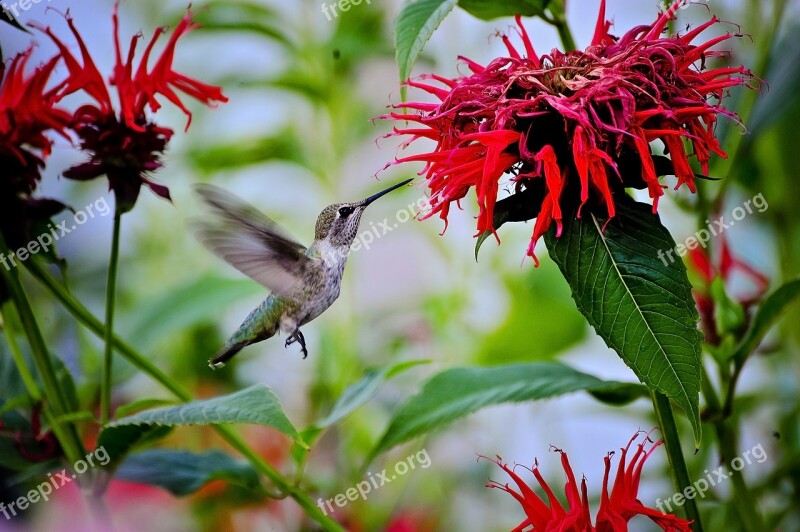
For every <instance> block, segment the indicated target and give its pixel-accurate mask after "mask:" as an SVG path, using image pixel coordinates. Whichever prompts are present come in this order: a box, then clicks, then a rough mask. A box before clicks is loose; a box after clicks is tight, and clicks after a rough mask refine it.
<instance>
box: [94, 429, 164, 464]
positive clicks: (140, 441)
mask: <svg viewBox="0 0 800 532" xmlns="http://www.w3.org/2000/svg"><path fill="white" fill-rule="evenodd" d="M170 432H172V427H161V426H153V425H122V426H119V427H104V428H103V429H102V430H101V431H100V435H99V436H98V437H97V448H98V449H100V448H102V449H103V450H104V451H105V452H106V453H107V454H108V456H109V458H110V462H109V463H108V464H107V465H106V467H107V468H108V469H109V470H113V469H114V468H115V467H117V466H118V465H119V463H120V462H122V460H123V459H124V458H125V457H126V456H127V455H128V453H130V452H131V451H133V450H134V449H137V448H139V447H143V446H145V445H147V444H150V443H154V442H156V441H158V440H160V439H162V438H164V437H166V436H167V434H169V433H170Z"/></svg>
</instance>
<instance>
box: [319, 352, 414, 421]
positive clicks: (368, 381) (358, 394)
mask: <svg viewBox="0 0 800 532" xmlns="http://www.w3.org/2000/svg"><path fill="white" fill-rule="evenodd" d="M429 362H430V361H429V360H410V361H406V362H400V363H398V364H394V365H392V366H387V367H385V368H381V369H375V370H371V371H368V372H367V373H366V374H365V375H364V376H363V377H362V378H361V380H359V381H358V382H357V383H355V384H353V385H352V386H350V387H349V388H347V389H346V390H345V391H344V393H343V394H342V396H341V397H339V400H338V401H336V404H335V405H333V408H332V409H331V412H330V413H329V414H328V415H327V416H325V418H323V419H321V420H319V421H317V422H316V423H314V425H313V428H320V429H321V428H326V427H330V426H331V425H333V424H334V423H337V422H339V421H341V420H342V419H344V418H345V417H347V416H349V415H350V414H352V413H353V412H354V411H355V410H357V409H358V408H360V407H361V406H363V405H364V404H366V403H367V401H369V400H370V399H372V397H374V396H375V394H376V393H377V392H378V388H379V387H380V385H381V384H383V383H384V382H386V381H387V380H389V379H391V378H392V377H394V376H396V375H399V374H400V373H403V372H404V371H406V370H409V369H411V368H413V367H415V366H419V365H421V364H428V363H429Z"/></svg>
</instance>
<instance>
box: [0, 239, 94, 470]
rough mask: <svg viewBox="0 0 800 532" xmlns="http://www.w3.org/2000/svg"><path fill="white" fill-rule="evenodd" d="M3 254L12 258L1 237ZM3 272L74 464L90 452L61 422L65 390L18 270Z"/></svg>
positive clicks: (57, 430) (51, 418) (48, 414)
mask: <svg viewBox="0 0 800 532" xmlns="http://www.w3.org/2000/svg"><path fill="white" fill-rule="evenodd" d="M0 254H4V255H7V256H8V255H9V249H8V246H7V245H6V242H5V239H4V238H3V236H2V235H0ZM0 273H2V278H3V281H4V282H5V285H6V288H7V289H8V293H9V296H10V298H11V300H12V301H13V302H14V307H16V310H17V314H18V315H19V318H20V322H21V323H22V328H23V330H24V331H25V335H26V336H27V338H28V343H29V344H30V348H31V353H32V354H33V361H34V364H35V365H36V370H37V371H38V372H39V375H40V376H41V379H42V383H43V384H44V397H45V399H46V400H47V401H46V404H45V408H44V411H45V418H46V419H47V420H48V423H50V428H51V429H52V430H53V433H54V434H55V435H56V438H57V439H58V441H59V443H60V444H61V448H62V449H63V450H64V454H65V455H66V457H67V459H68V460H70V462H71V463H73V464H74V463H75V462H77V461H78V460H80V459H81V458H83V457H84V456H85V454H86V452H85V450H84V448H83V443H82V442H81V439H80V437H79V436H78V431H77V430H76V429H75V426H74V425H72V424H68V425H67V427H63V426H62V424H61V423H60V422H59V421H58V419H57V418H58V417H59V416H62V415H64V414H66V413H68V412H69V411H70V408H69V407H68V402H67V400H66V394H65V393H64V391H63V390H62V389H61V385H60V383H59V381H58V377H57V376H56V371H55V369H54V368H53V361H52V359H51V358H50V352H49V351H48V349H47V344H46V343H45V341H44V337H43V336H42V332H41V330H39V325H38V324H37V323H36V317H35V315H34V313H33V309H32V308H31V306H30V302H29V301H28V297H27V295H26V294H25V289H24V288H23V286H22V283H21V282H20V280H19V274H18V273H17V272H16V271H10V270H8V269H4V268H0Z"/></svg>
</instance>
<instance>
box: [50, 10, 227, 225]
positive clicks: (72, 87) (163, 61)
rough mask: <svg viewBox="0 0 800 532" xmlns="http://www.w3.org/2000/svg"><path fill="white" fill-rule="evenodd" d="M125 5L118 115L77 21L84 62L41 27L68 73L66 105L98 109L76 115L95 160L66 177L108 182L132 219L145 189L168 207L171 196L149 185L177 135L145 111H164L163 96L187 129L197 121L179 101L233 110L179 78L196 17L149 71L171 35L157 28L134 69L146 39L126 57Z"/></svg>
mask: <svg viewBox="0 0 800 532" xmlns="http://www.w3.org/2000/svg"><path fill="white" fill-rule="evenodd" d="M118 7H119V5H118V4H117V5H115V7H114V15H113V22H114V50H115V52H116V64H115V65H114V71H113V75H112V76H111V77H110V80H109V82H110V85H112V86H115V87H116V88H117V98H118V103H119V108H118V109H117V110H115V109H114V103H113V102H112V99H111V95H110V92H109V89H108V87H107V86H106V83H105V81H104V80H103V77H102V76H101V75H100V72H99V71H98V69H97V67H96V66H95V63H94V61H93V59H92V57H91V55H90V54H89V50H88V49H87V48H86V45H85V43H84V41H83V39H82V38H81V35H80V34H79V33H78V30H77V29H76V27H75V24H74V22H73V20H72V18H71V17H70V16H69V15H66V19H67V24H68V25H69V27H70V29H71V30H72V33H73V35H74V36H75V39H76V41H77V42H78V46H79V47H80V50H81V62H79V61H78V60H77V59H76V58H75V56H73V55H72V53H71V52H70V51H69V49H68V47H67V46H66V45H65V44H64V43H63V41H62V40H61V39H59V38H58V37H56V36H55V35H54V34H53V32H52V30H51V29H50V28H49V27H44V26H41V25H34V27H35V28H37V29H38V30H40V31H42V32H44V33H46V34H47V35H48V36H49V37H50V38H51V39H52V40H53V41H54V42H55V44H56V45H57V46H58V48H59V50H60V52H61V56H62V57H63V58H64V62H65V64H66V66H67V69H68V70H69V78H68V79H67V80H66V81H64V83H62V84H61V85H59V86H58V88H57V98H58V99H61V98H63V97H65V96H67V95H69V94H72V93H74V92H78V91H83V92H85V93H86V94H88V95H89V96H90V97H91V98H92V99H93V100H94V102H95V103H94V104H89V105H84V106H83V107H80V108H79V109H78V110H77V111H76V112H75V114H74V116H73V120H72V124H71V125H72V128H74V129H75V131H76V132H77V134H78V136H79V137H80V140H81V147H82V148H83V149H84V150H85V151H87V152H88V153H89V154H90V158H89V160H88V161H87V162H85V163H83V164H79V165H77V166H74V167H73V168H70V169H69V170H67V171H66V172H64V177H67V178H70V179H77V180H89V179H94V178H96V177H100V176H102V175H106V176H108V179H109V185H110V187H111V189H112V190H113V191H114V193H115V196H116V198H117V209H118V210H119V211H120V212H126V211H128V210H130V209H131V208H133V206H134V204H135V203H136V199H137V198H138V196H139V191H140V189H141V186H142V185H143V184H144V185H146V186H147V187H148V188H150V189H151V190H152V191H153V192H155V193H156V194H158V195H159V196H161V197H163V198H166V199H169V190H168V189H167V188H166V187H165V186H162V185H158V184H156V183H154V182H153V181H151V180H150V179H148V177H147V174H148V173H149V172H152V171H155V170H157V169H158V168H160V167H161V161H160V158H161V155H162V153H163V152H164V150H165V149H166V146H167V143H168V142H169V139H170V137H171V136H172V134H173V131H172V130H171V129H169V128H166V127H162V126H159V125H157V124H155V123H153V122H151V121H150V120H149V119H148V117H147V114H146V109H148V108H149V109H150V111H151V112H152V113H155V112H156V111H158V109H159V108H160V107H161V104H160V103H159V101H158V99H157V96H158V95H161V96H163V97H164V98H166V99H167V100H169V101H170V102H172V103H173V104H174V105H176V106H177V107H178V108H180V109H181V110H182V111H183V112H184V113H186V115H187V116H188V120H187V123H186V129H189V125H190V124H191V117H192V114H191V113H190V112H189V110H188V109H187V108H186V107H185V105H184V104H183V102H182V101H181V99H180V97H179V95H178V93H179V92H183V93H184V94H186V95H188V96H191V97H192V98H195V99H197V100H199V101H201V102H203V103H204V104H206V105H213V104H214V103H215V102H227V101H228V99H227V98H226V97H225V96H224V95H223V94H222V91H221V89H220V88H219V87H215V86H212V85H208V84H205V83H203V82H201V81H198V80H196V79H192V78H190V77H188V76H186V75H184V74H181V73H179V72H176V71H175V70H173V67H172V62H173V58H174V55H175V46H176V44H177V42H178V39H180V37H181V36H182V35H184V34H185V33H187V32H189V31H191V30H192V29H194V28H195V27H197V25H196V24H195V23H194V22H193V21H192V17H191V13H190V12H188V11H187V13H186V16H184V18H183V19H182V20H181V21H180V23H179V24H178V26H177V27H176V28H175V30H174V31H173V32H172V35H171V36H170V39H169V41H168V42H167V45H166V47H165V48H164V51H163V52H162V53H161V56H160V57H159V58H158V59H157V60H156V61H155V64H154V65H153V66H152V68H149V67H148V63H149V61H150V54H151V53H152V51H153V47H154V45H155V43H156V41H157V40H158V38H159V37H160V36H161V35H162V34H163V33H164V32H165V31H166V30H165V28H158V29H157V30H156V31H155V33H154V35H153V37H152V39H151V40H150V42H149V43H148V45H147V47H146V48H145V51H144V54H143V56H142V58H141V60H140V61H139V65H138V67H136V68H134V64H133V63H134V56H135V53H136V44H137V42H138V39H139V36H134V37H132V38H131V42H130V47H129V48H128V51H127V54H125V56H124V57H123V54H122V48H121V46H120V40H119V19H118V16H117V11H118Z"/></svg>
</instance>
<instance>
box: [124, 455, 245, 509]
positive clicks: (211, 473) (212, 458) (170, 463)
mask: <svg viewBox="0 0 800 532" xmlns="http://www.w3.org/2000/svg"><path fill="white" fill-rule="evenodd" d="M116 478H117V479H119V480H126V481H129V482H137V483H140V484H148V485H150V486H158V487H160V488H164V489H165V490H167V491H169V492H170V493H172V494H173V495H176V496H178V497H182V496H185V495H189V494H191V493H194V492H196V491H197V490H199V489H200V488H202V487H203V486H205V485H206V484H208V483H209V482H211V481H213V480H220V479H221V480H226V481H228V482H230V483H231V484H235V485H237V486H242V487H244V488H248V489H252V490H258V489H259V488H261V482H260V480H259V476H258V473H257V472H256V470H255V469H253V467H252V466H251V465H250V464H248V463H246V462H240V461H239V460H235V459H234V458H232V457H231V456H229V455H227V454H225V453H223V452H220V451H209V452H204V453H191V452H189V451H179V450H173V449H149V450H146V451H142V452H141V453H136V454H133V455H131V456H129V457H128V458H127V459H126V460H125V461H124V462H123V463H122V465H121V466H120V467H119V469H118V470H117V473H116Z"/></svg>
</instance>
